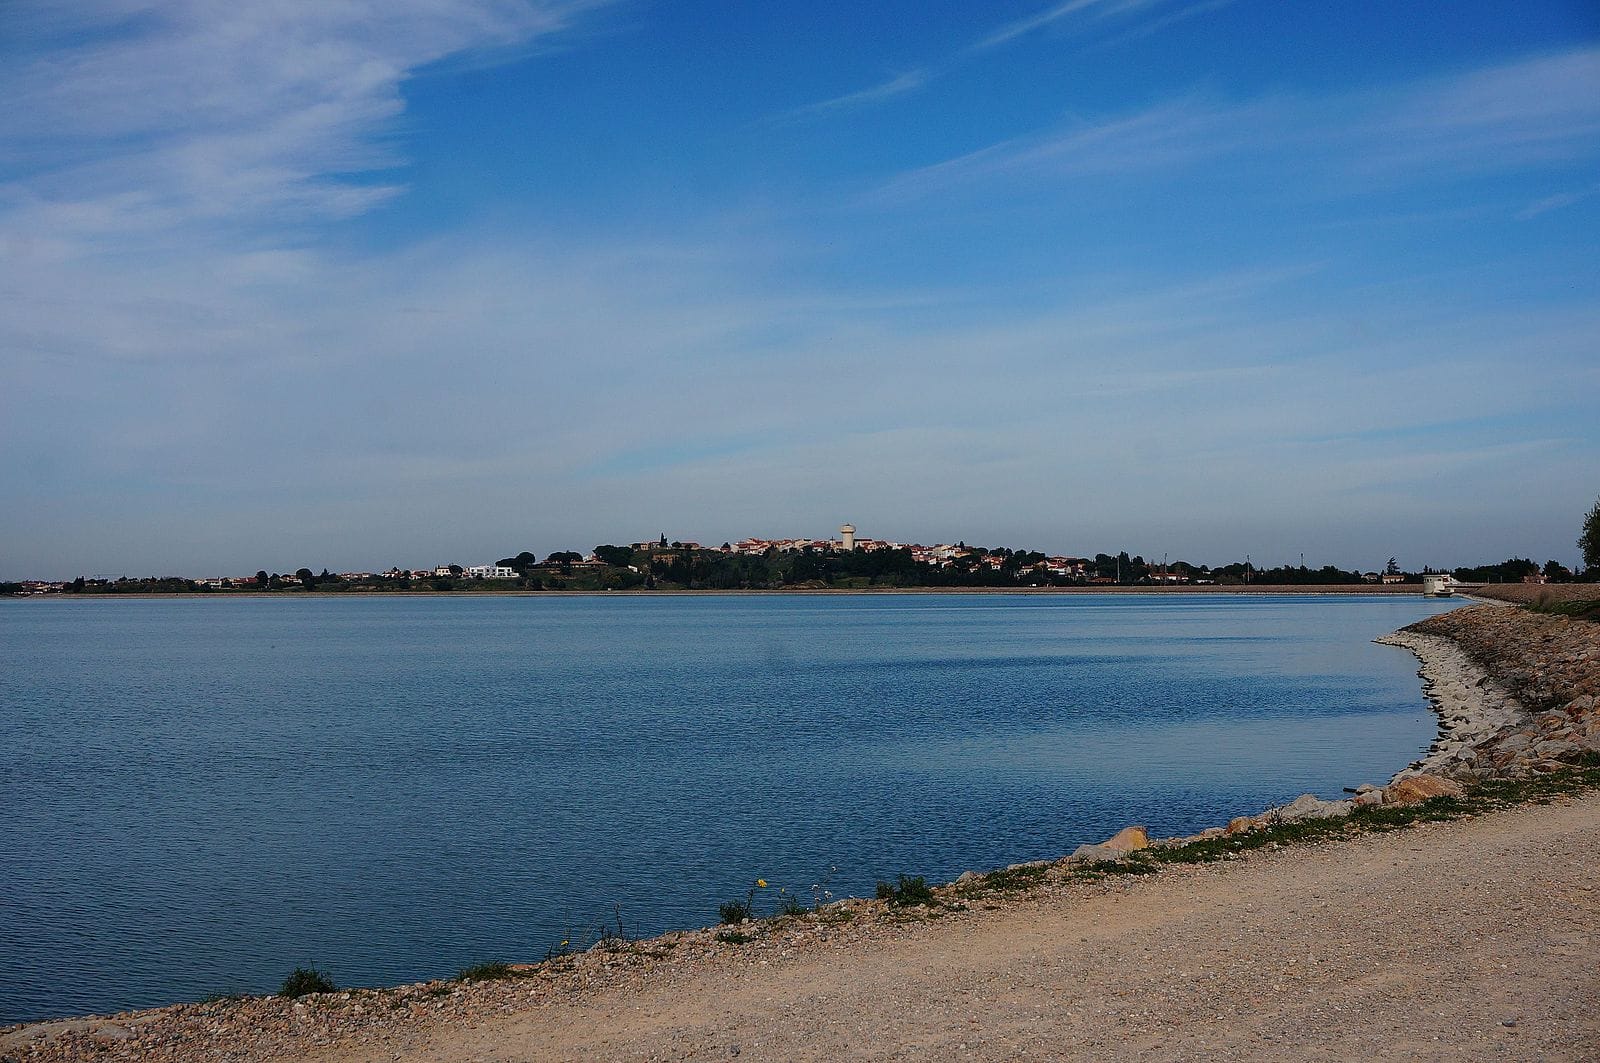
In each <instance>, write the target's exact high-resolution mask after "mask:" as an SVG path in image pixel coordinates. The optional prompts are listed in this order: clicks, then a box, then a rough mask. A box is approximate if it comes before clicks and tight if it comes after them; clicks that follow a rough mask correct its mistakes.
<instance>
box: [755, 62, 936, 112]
mask: <svg viewBox="0 0 1600 1063" xmlns="http://www.w3.org/2000/svg"><path fill="white" fill-rule="evenodd" d="M929 77H930V74H929V72H928V71H927V70H909V71H907V72H905V73H904V74H899V75H896V76H895V77H892V78H890V79H888V80H887V81H884V82H880V83H879V84H877V85H873V86H870V87H869V88H865V89H861V90H859V91H857V92H847V93H845V94H844V95H842V96H834V97H832V98H831V99H826V100H818V101H817V102H816V103H808V104H806V105H805V106H803V107H796V108H795V109H794V110H792V111H790V112H789V113H788V115H787V117H790V118H804V117H810V116H813V115H819V114H826V113H827V112H829V111H838V110H844V109H847V108H850V107H859V106H862V105H864V104H871V103H880V102H882V101H884V100H888V99H893V98H894V97H896V96H904V95H905V94H906V93H909V92H915V91H916V90H917V89H920V88H922V87H923V86H924V85H926V84H927V83H928V81H929Z"/></svg>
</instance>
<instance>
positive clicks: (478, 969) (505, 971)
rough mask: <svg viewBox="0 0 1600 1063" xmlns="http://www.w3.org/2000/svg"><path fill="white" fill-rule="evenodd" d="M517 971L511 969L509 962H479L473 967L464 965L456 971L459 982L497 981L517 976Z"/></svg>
mask: <svg viewBox="0 0 1600 1063" xmlns="http://www.w3.org/2000/svg"><path fill="white" fill-rule="evenodd" d="M516 976H517V972H515V971H513V970H512V969H511V965H510V964H509V963H479V964H474V965H473V966H471V967H463V968H461V970H460V971H458V972H456V981H458V982H497V981H500V980H502V979H506V978H515V977H516Z"/></svg>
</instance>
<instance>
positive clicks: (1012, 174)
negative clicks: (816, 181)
mask: <svg viewBox="0 0 1600 1063" xmlns="http://www.w3.org/2000/svg"><path fill="white" fill-rule="evenodd" d="M1273 107H1274V105H1273V104H1271V103H1263V104H1258V105H1255V107H1253V108H1247V107H1239V106H1224V105H1218V104H1215V103H1210V102H1206V101H1202V100H1197V99H1186V100H1177V101H1172V102H1168V103H1162V104H1159V105H1156V106H1154V107H1150V108H1148V109H1146V110H1143V111H1138V112H1135V113H1133V114H1129V115H1123V116H1118V117H1111V118H1106V119H1102V120H1098V121H1096V120H1074V121H1072V122H1070V123H1068V124H1067V125H1066V126H1064V127H1062V128H1060V129H1056V130H1052V131H1050V132H1049V133H1045V134H1041V135H1037V136H1030V137H1020V138H1014V139H1011V140H1004V141H1000V142H999V143H996V144H991V145H989V146H988V147H985V148H980V149H979V150H977V151H973V152H969V153H967V154H965V155H959V156H957V157H955V158H952V159H947V160H945V161H943V162H939V163H935V164H933V165H931V166H925V167H922V168H919V169H916V170H912V171H909V172H907V173H904V174H901V175H899V176H897V177H895V178H892V179H891V180H890V181H888V182H887V183H886V184H885V185H884V186H883V187H882V188H880V189H879V190H878V191H877V192H876V193H874V194H873V196H872V197H871V198H873V199H875V200H876V199H886V200H896V199H905V198H915V197H918V196H921V195H924V194H930V193H933V192H937V191H948V190H951V189H958V188H964V187H971V186H974V185H977V184H980V183H982V182H985V181H990V180H1000V181H1007V182H1013V181H1030V180H1037V179H1041V178H1044V179H1056V178H1063V177H1074V176H1086V175H1108V174H1126V173H1134V172H1138V171H1144V170H1153V169H1159V168H1166V167H1174V166H1181V165H1185V164H1187V163H1190V162H1193V161H1195V160H1197V159H1202V158H1212V157H1216V156H1218V155H1221V154H1224V153H1226V152H1228V151H1230V150H1233V149H1235V148H1238V147H1240V146H1243V145H1246V144H1249V143H1251V142H1252V139H1253V138H1252V135H1251V132H1250V130H1251V128H1254V127H1259V125H1260V124H1261V123H1260V122H1259V121H1251V120H1249V119H1250V112H1251V111H1252V110H1253V111H1255V112H1257V113H1258V114H1260V113H1265V112H1268V111H1270V110H1272V109H1273Z"/></svg>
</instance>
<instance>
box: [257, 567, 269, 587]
mask: <svg viewBox="0 0 1600 1063" xmlns="http://www.w3.org/2000/svg"><path fill="white" fill-rule="evenodd" d="M266 585H267V570H266V569H264V568H263V569H258V570H257V571H256V586H257V587H261V588H263V589H265V588H266Z"/></svg>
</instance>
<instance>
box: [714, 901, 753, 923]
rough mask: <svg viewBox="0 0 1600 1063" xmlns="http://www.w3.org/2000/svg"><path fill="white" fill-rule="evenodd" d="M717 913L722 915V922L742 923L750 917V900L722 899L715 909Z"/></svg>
mask: <svg viewBox="0 0 1600 1063" xmlns="http://www.w3.org/2000/svg"><path fill="white" fill-rule="evenodd" d="M717 914H718V915H720V916H722V921H723V922H724V923H742V922H744V921H745V920H746V919H749V918H750V902H749V901H748V900H742V901H741V900H731V901H724V902H723V903H722V906H721V907H719V908H718V909H717Z"/></svg>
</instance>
